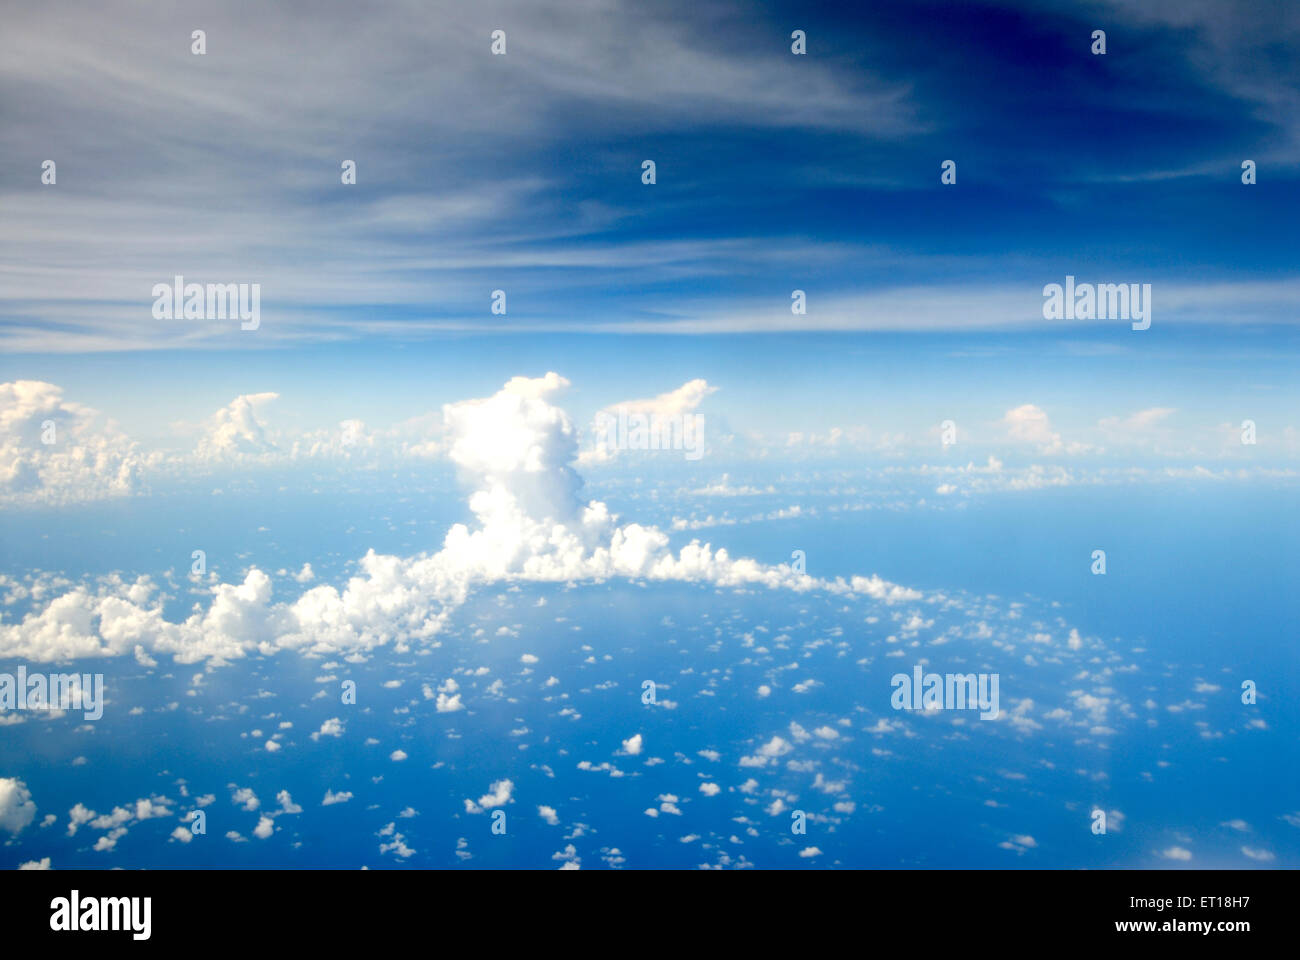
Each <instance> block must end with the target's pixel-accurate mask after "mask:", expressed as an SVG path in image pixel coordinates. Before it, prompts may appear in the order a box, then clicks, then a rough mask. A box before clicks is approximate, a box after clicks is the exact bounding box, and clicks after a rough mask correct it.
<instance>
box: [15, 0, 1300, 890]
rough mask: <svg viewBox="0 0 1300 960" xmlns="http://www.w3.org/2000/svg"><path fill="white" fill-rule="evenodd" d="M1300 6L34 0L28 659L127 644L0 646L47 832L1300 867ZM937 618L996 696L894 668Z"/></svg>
mask: <svg viewBox="0 0 1300 960" xmlns="http://www.w3.org/2000/svg"><path fill="white" fill-rule="evenodd" d="M196 31H201V33H200V34H199V35H198V36H196V35H195V32H196ZM496 31H502V33H501V34H497V33H496ZM1096 31H1103V32H1104V52H1103V51H1102V49H1101V48H1100V47H1099V43H1101V42H1102V41H1100V40H1099V39H1098V36H1097V35H1096ZM1298 48H1300V8H1297V7H1296V6H1295V5H1294V4H1289V3H1282V2H1278V3H1271V2H1259V3H1247V4H1241V3H1231V2H1227V0H1222V2H1220V0H1197V2H1188V0H1181V2H1175V0H1167V2H1166V0H1146V2H1137V0H1134V2H1126V0H1087V2H1082V0H1072V2H1052V3H1047V2H1037V0H1000V2H989V3H964V4H960V5H958V4H952V3H924V2H909V3H901V2H885V3H873V4H870V5H863V6H861V8H853V9H846V8H845V7H844V6H843V5H842V4H786V3H773V4H764V5H761V6H756V5H741V4H736V3H699V2H696V3H689V4H687V3H672V2H669V3H663V4H654V5H649V6H647V5H645V4H634V3H629V2H617V0H593V2H568V0H566V2H560V3H556V4H548V5H546V6H545V7H544V8H543V7H537V6H536V5H526V4H520V3H516V2H511V3H495V2H485V3H475V4H456V3H416V2H406V3H404V2H375V3H363V4H354V3H336V2H326V3H312V4H301V3H292V2H289V3H282V4H276V5H270V6H268V5H265V4H252V3H249V4H229V3H224V4H215V3H187V2H180V3H167V4H162V3H107V4H104V3H88V2H87V3H77V2H64V3H57V4H41V5H27V6H26V7H23V8H21V9H15V10H13V11H10V12H7V14H6V29H5V31H4V32H3V35H0V113H2V114H3V117H4V123H0V158H3V161H4V162H3V163H0V226H2V227H3V229H0V548H2V549H0V684H2V682H3V676H4V674H6V673H10V674H15V675H16V671H17V669H18V668H19V667H20V666H22V667H23V668H24V669H26V670H27V671H28V672H41V671H44V672H47V673H56V672H59V671H67V672H72V671H75V672H78V673H81V674H87V675H93V674H96V673H102V674H103V682H104V686H105V690H106V691H107V700H106V705H105V712H104V715H103V717H102V718H97V719H95V720H89V719H83V718H82V715H81V712H80V711H77V710H62V711H48V710H46V711H40V710H23V709H16V708H14V707H9V708H7V709H6V707H5V703H4V700H3V696H2V691H0V844H3V846H0V866H20V865H29V866H35V867H41V866H45V867H52V868H54V869H58V868H62V867H112V866H196V867H197V866H203V867H213V866H216V867H222V866H230V867H233V866H276V865H279V866H283V865H298V866H324V867H341V868H356V867H361V866H367V867H371V868H381V867H395V866H408V867H437V868H451V867H469V868H475V867H489V868H522V869H536V868H551V867H554V868H565V869H573V868H577V867H580V868H583V869H587V868H614V867H617V868H622V867H630V868H695V867H699V866H709V867H719V866H721V867H758V868H787V869H788V868H818V867H883V868H893V867H904V866H924V867H998V868H1014V867H1025V866H1037V867H1044V866H1046V867H1053V868H1075V867H1081V866H1089V867H1129V866H1145V867H1151V866H1164V867H1168V866H1226V867H1257V866H1264V867H1270V866H1294V865H1295V864H1296V862H1297V858H1298V857H1300V791H1298V790H1297V787H1300V783H1297V780H1296V776H1295V773H1294V770H1295V765H1294V762H1293V761H1294V759H1295V742H1296V736H1297V725H1296V721H1295V717H1294V712H1293V711H1288V710H1287V709H1286V706H1285V705H1286V704H1287V703H1293V702H1294V694H1297V693H1300V691H1298V690H1296V679H1297V673H1296V660H1295V657H1294V654H1293V652H1292V649H1293V644H1291V643H1290V640H1291V633H1292V632H1293V629H1294V623H1295V617H1296V615H1297V613H1300V610H1298V609H1297V604H1296V601H1295V600H1294V599H1292V598H1291V597H1292V591H1291V589H1290V585H1291V584H1293V583H1294V579H1295V576H1296V574H1297V573H1300V570H1297V562H1296V560H1295V549H1294V545H1295V538H1296V534H1297V532H1300V515H1298V514H1297V508H1296V503H1297V500H1296V497H1295V486H1296V481H1297V476H1298V471H1300V393H1298V390H1297V380H1296V377H1295V375H1294V372H1295V370H1296V361H1297V353H1298V352H1300V337H1298V336H1297V332H1296V331H1297V328H1296V320H1297V316H1296V304H1297V303H1300V282H1298V276H1297V271H1296V258H1295V255H1294V250H1295V241H1294V235H1295V227H1294V224H1295V222H1296V219H1297V215H1298V214H1300V191H1298V190H1297V187H1298V186H1300V167H1298V164H1300V121H1298V120H1297V118H1298V117H1300V109H1297V108H1298V107H1300V92H1298V91H1300V83H1297V81H1298V80H1300V76H1298V74H1300V57H1297V56H1296V54H1297V50H1298ZM647 164H652V165H653V166H652V168H648V167H647ZM651 170H652V173H653V176H651ZM177 276H181V277H183V278H184V282H185V283H196V284H200V285H209V284H222V285H225V284H235V285H239V284H242V285H249V286H251V285H256V289H257V292H258V300H257V301H256V302H257V304H258V306H257V314H256V317H255V318H252V319H251V320H250V318H249V317H244V318H243V319H244V320H245V321H247V322H244V323H241V318H240V317H238V316H232V315H228V314H226V315H218V314H217V313H216V312H214V311H213V310H211V309H210V307H209V308H208V309H204V308H203V306H201V307H200V309H199V310H198V315H191V316H186V315H185V314H184V312H183V311H181V310H180V308H179V306H178V308H177V310H176V311H170V310H163V309H160V307H159V302H158V300H159V292H158V291H159V290H160V289H162V290H166V289H169V288H170V287H171V285H172V283H173V280H174V278H175V277H177ZM1067 278H1070V279H1068V280H1067ZM1053 284H1058V285H1062V286H1063V287H1064V286H1065V285H1067V284H1069V285H1076V284H1077V285H1080V287H1081V286H1082V285H1101V284H1125V285H1130V284H1131V285H1135V286H1134V287H1133V288H1132V289H1133V290H1134V291H1142V292H1143V302H1144V303H1145V305H1146V311H1147V312H1146V319H1147V320H1149V326H1144V325H1143V323H1140V322H1138V320H1139V319H1140V318H1138V317H1132V318H1131V317H1130V316H1128V315H1094V316H1088V315H1086V314H1085V315H1084V316H1082V317H1077V316H1076V315H1075V313H1074V311H1071V312H1070V313H1069V314H1067V315H1066V316H1059V315H1053V314H1052V313H1051V312H1050V311H1049V310H1048V308H1047V301H1048V299H1049V291H1050V289H1051V287H1050V285H1053ZM1103 301H1104V297H1103ZM204 306H206V305H204ZM629 413H630V414H631V415H633V416H641V417H645V418H652V417H653V418H657V422H661V423H663V424H666V425H668V426H669V427H672V428H673V429H677V430H678V431H679V433H678V437H677V439H678V440H679V441H680V440H681V439H682V434H681V433H680V431H681V430H682V429H685V428H686V427H687V426H688V425H693V424H699V432H698V440H699V444H698V446H697V447H694V448H692V447H691V444H690V443H689V442H685V443H684V444H683V443H675V444H669V445H668V446H669V447H670V448H669V449H656V450H646V449H636V447H637V446H638V445H637V443H636V442H635V441H632V442H628V441H627V436H626V435H624V436H623V441H622V442H618V441H615V442H613V443H612V444H611V443H610V442H609V438H608V436H607V435H603V434H602V432H601V425H602V423H605V424H608V423H609V422H611V418H612V419H613V420H616V419H617V418H618V417H619V416H620V415H623V416H624V417H626V415H628V414H629ZM683 447H685V449H683ZM1099 550H1100V551H1102V552H1103V554H1104V556H1103V560H1102V566H1101V569H1100V570H1099V569H1098V559H1097V553H1096V552H1097V551H1099ZM530 658H531V659H530ZM915 664H920V665H922V666H924V667H925V669H926V670H934V671H937V672H938V673H939V674H945V673H950V672H954V671H955V672H958V673H965V672H966V671H967V670H969V671H972V672H977V673H978V672H983V673H990V672H992V673H995V674H997V675H998V676H1000V677H1001V687H1000V689H1001V696H1002V707H1001V711H1000V713H999V715H998V717H997V718H994V719H990V720H987V721H985V720H980V719H979V718H978V716H977V715H970V714H965V713H962V712H961V711H959V710H954V709H950V707H948V706H942V707H936V708H934V709H924V710H917V711H905V710H904V711H900V710H898V709H896V708H895V707H894V706H893V704H892V703H891V677H893V676H894V675H895V674H896V673H897V672H898V671H902V672H904V673H909V672H910V669H911V667H912V666H913V665H915ZM647 681H651V682H652V683H653V684H656V685H657V686H656V689H659V690H660V695H659V699H658V700H652V701H650V702H644V701H643V700H642V699H641V698H642V696H643V690H644V687H643V684H644V683H645V682H647ZM349 682H350V683H353V684H354V685H355V686H354V689H353V694H352V695H353V696H354V699H353V700H352V701H351V702H349V701H348V700H347V699H346V698H347V696H348V695H349V694H348V693H347V691H346V685H347V684H348V683H349ZM1247 683H1248V684H1249V685H1250V692H1249V694H1248V693H1247V691H1246V688H1245V686H1244V684H1247ZM763 691H766V692H763ZM1248 699H1249V701H1250V702H1247V700H1248ZM667 704H671V706H667ZM503 745H504V746H503ZM1225 771H1226V772H1225ZM246 791H247V792H246ZM342 793H348V794H349V795H350V796H349V799H348V800H347V801H339V800H328V798H329V797H331V796H336V795H341V794H342ZM127 794H129V796H128V795H127ZM282 794H283V797H287V798H288V799H287V800H286V799H282V798H281V795H282ZM665 797H671V798H673V799H663V798H665ZM342 803H352V804H354V806H353V807H351V808H348V807H343V806H341V804H342ZM357 808H361V809H360V811H357ZM1097 810H1100V811H1103V812H1104V813H1106V814H1107V817H1108V818H1109V828H1108V829H1107V830H1106V831H1104V832H1102V833H1100V834H1099V833H1097V832H1095V829H1094V822H1093V819H1092V814H1093V812H1094V811H1097ZM118 811H121V812H120V813H119V812H118ZM351 811H356V812H357V813H358V814H362V813H363V815H360V816H352V815H350V812H351ZM195 812H205V813H206V814H208V815H209V816H210V819H211V821H212V827H211V829H210V830H209V831H208V832H207V833H200V832H196V831H195V830H193V829H191V827H192V826H193V822H192V819H191V817H192V815H193V814H194V813H195ZM494 812H501V813H504V814H506V816H507V822H508V826H506V828H505V831H504V832H503V833H493V832H491V826H492V822H491V821H492V819H493V816H494ZM793 812H802V813H804V814H806V815H807V823H806V831H807V832H805V833H792V832H791V830H792V828H791V826H790V818H791V815H792V813H793ZM678 817H680V818H681V820H680V821H679V820H678V819H677V818H678ZM154 821H157V822H154ZM516 824H517V825H516ZM679 828H680V829H679ZM119 831H120V832H119ZM232 834H233V836H232ZM687 838H690V839H687ZM462 844H463V845H462ZM611 851H612V852H611Z"/></svg>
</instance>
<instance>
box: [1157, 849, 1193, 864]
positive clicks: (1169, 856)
mask: <svg viewBox="0 0 1300 960" xmlns="http://www.w3.org/2000/svg"><path fill="white" fill-rule="evenodd" d="M1160 856H1162V857H1164V858H1165V859H1166V860H1182V861H1187V860H1190V859H1192V851H1190V850H1187V849H1184V848H1183V847H1169V848H1168V849H1166V850H1161V851H1160Z"/></svg>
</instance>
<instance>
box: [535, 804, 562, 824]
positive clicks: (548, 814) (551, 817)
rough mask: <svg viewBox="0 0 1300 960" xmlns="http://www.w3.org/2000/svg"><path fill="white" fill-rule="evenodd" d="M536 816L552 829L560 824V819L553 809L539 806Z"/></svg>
mask: <svg viewBox="0 0 1300 960" xmlns="http://www.w3.org/2000/svg"><path fill="white" fill-rule="evenodd" d="M537 815H538V816H539V817H541V818H542V819H543V820H545V821H546V822H547V823H548V824H550V825H551V826H553V827H554V826H558V825H559V823H560V818H559V816H558V815H557V814H556V812H555V808H554V807H547V806H540V807H538V808H537Z"/></svg>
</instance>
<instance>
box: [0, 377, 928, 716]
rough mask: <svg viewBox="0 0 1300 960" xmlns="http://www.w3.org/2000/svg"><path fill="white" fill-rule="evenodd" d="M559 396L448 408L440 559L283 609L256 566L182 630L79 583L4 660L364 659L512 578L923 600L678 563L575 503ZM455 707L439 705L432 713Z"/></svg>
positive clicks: (524, 388)
mask: <svg viewBox="0 0 1300 960" xmlns="http://www.w3.org/2000/svg"><path fill="white" fill-rule="evenodd" d="M567 386H568V382H567V381H566V380H565V379H564V378H563V377H560V376H559V375H557V374H555V373H548V374H547V375H546V376H545V377H541V378H537V379H528V378H525V377H515V378H514V379H512V380H511V381H509V382H508V383H507V384H506V385H505V386H504V387H503V388H502V389H501V390H500V391H498V392H497V393H496V394H494V395H493V396H491V397H488V398H486V399H479V400H467V401H463V402H460V403H454V404H447V405H446V406H445V407H444V411H443V413H444V418H445V421H446V424H447V429H448V435H449V437H450V438H451V444H450V450H449V455H450V457H451V459H452V461H453V462H454V463H455V464H456V465H457V467H458V468H459V470H460V472H461V475H462V477H463V479H464V481H465V482H466V484H467V485H468V486H469V487H470V489H471V490H472V491H473V492H472V493H471V494H470V497H469V508H470V511H471V513H472V514H473V515H474V517H475V520H474V522H473V523H472V524H464V523H458V524H455V525H454V526H452V527H451V529H450V530H449V531H448V533H447V535H446V537H445V539H444V541H443V547H442V549H441V550H440V551H438V552H436V553H422V554H418V555H416V556H413V557H405V558H403V557H397V556H390V555H381V554H377V553H375V552H374V551H373V550H372V551H370V552H368V553H367V554H366V555H365V556H364V557H362V558H361V560H360V561H359V564H358V566H359V572H358V573H357V574H356V575H354V576H353V577H351V578H350V579H349V580H348V581H347V583H346V584H345V585H343V586H341V587H336V586H334V585H330V584H321V585H318V586H316V587H313V588H311V589H308V590H306V591H305V592H304V593H302V594H301V595H300V596H298V597H297V599H295V600H292V601H282V602H276V601H274V600H273V597H272V592H273V583H272V580H271V578H270V577H269V576H268V575H267V574H266V573H265V572H263V571H262V570H260V569H257V568H252V569H250V570H248V571H247V572H246V573H245V574H244V577H243V580H242V582H238V583H220V584H215V585H212V586H211V587H210V588H209V590H210V592H211V599H210V601H209V603H208V606H207V609H206V610H204V609H202V608H199V609H196V610H195V612H193V613H191V614H190V615H189V616H188V617H187V618H186V619H184V620H181V621H170V620H168V619H166V617H165V616H164V612H163V597H162V595H161V592H160V590H159V588H158V587H157V585H156V584H153V583H152V582H151V581H150V580H149V579H148V578H139V579H137V580H136V581H135V582H134V583H127V582H124V581H122V580H121V579H120V578H108V579H105V580H104V581H102V582H100V583H99V584H97V585H96V586H94V587H92V586H90V585H81V586H77V587H74V588H73V589H71V590H70V591H69V592H67V593H64V594H63V595H61V596H58V597H57V598H55V599H53V600H51V601H50V602H48V603H47V604H45V606H44V607H41V608H38V609H33V610H32V611H30V612H29V613H28V614H27V615H26V616H25V617H24V618H23V619H22V620H21V621H17V622H12V623H0V657H8V658H22V659H27V660H36V661H51V660H71V659H76V658H81V657H100V656H120V655H124V654H130V653H137V655H139V654H144V655H148V654H151V653H152V654H157V653H163V654H170V655H171V656H172V657H173V658H174V659H175V660H176V661H177V662H179V663H193V662H198V661H209V662H211V663H216V664H219V663H222V662H226V661H229V660H231V659H235V658H239V657H243V656H246V655H248V654H249V653H251V652H259V653H263V654H266V655H270V654H274V653H275V652H276V651H278V650H283V649H290V650H298V651H301V652H304V653H336V652H340V651H346V652H352V651H366V650H370V649H373V648H375V647H378V646H382V645H384V644H388V643H392V642H399V643H408V642H412V641H416V642H418V641H422V640H427V639H429V638H431V637H433V636H434V635H436V634H437V633H439V632H440V631H441V630H442V629H443V628H444V626H445V625H446V623H447V621H448V618H449V617H450V616H451V614H452V612H453V611H454V610H455V609H456V608H457V607H459V606H460V605H461V604H462V603H464V602H465V600H466V598H467V597H468V595H469V592H470V591H471V590H472V589H473V588H474V587H475V586H476V585H480V584H484V583H494V582H499V581H508V580H534V581H551V582H569V581H580V580H604V579H609V578H614V577H623V578H632V579H649V580H660V581H672V580H675V581H685V582H699V583H711V584H714V585H717V586H720V587H744V586H761V587H767V588H782V589H789V590H794V591H799V592H807V591H812V590H824V591H827V592H830V593H833V594H839V595H846V596H851V595H856V596H861V597H866V598H871V599H875V600H880V601H883V602H885V603H898V602H904V601H910V600H917V599H919V598H920V596H921V595H920V594H919V593H917V592H916V591H913V590H908V589H906V588H904V587H900V586H898V585H896V584H891V583H889V582H887V581H885V580H882V579H881V578H879V577H877V576H874V575H873V576H871V577H861V576H854V577H851V578H849V579H848V580H845V579H844V578H842V577H840V578H836V579H834V580H823V579H818V578H814V577H811V576H809V575H807V574H806V573H802V572H799V571H797V570H795V569H794V568H792V567H790V566H789V565H787V564H779V565H769V564H763V563H759V562H758V561H756V560H752V559H747V558H733V557H732V556H731V555H730V554H729V553H728V552H727V550H726V549H724V548H718V549H714V548H713V546H712V545H711V544H709V543H701V542H700V541H699V540H692V541H691V542H690V543H689V544H687V545H686V546H684V547H682V548H681V549H680V550H679V551H678V552H674V551H673V550H672V549H671V548H670V547H669V536H668V534H667V533H665V532H664V531H662V530H660V529H658V528H657V527H653V526H644V525H642V524H639V523H635V522H631V523H620V522H619V520H618V518H617V517H616V516H614V515H613V514H611V513H610V512H609V509H608V507H607V506H606V505H605V504H604V503H602V502H600V501H597V500H589V501H584V500H583V499H582V497H581V496H580V491H581V487H582V479H581V477H579V475H578V474H577V472H576V471H575V470H574V469H573V466H572V464H573V462H574V460H575V457H576V455H577V438H576V432H575V430H574V428H573V425H572V423H571V422H570V421H569V418H568V416H567V415H566V414H565V412H564V411H563V410H562V409H561V408H560V407H558V406H556V405H555V403H554V402H553V401H554V400H555V399H556V398H557V397H558V395H559V394H561V393H562V392H563V391H564V389H565V388H566V387H567ZM254 396H255V397H263V398H267V397H270V396H271V395H269V394H257V395H254ZM243 399H248V398H243ZM262 402H264V401H262ZM232 406H234V405H232ZM257 406H258V403H254V402H252V401H251V400H250V401H249V403H248V404H247V405H246V408H245V409H244V411H243V413H240V414H236V413H235V412H231V413H230V414H229V416H228V417H227V418H226V419H225V420H223V424H225V425H226V426H225V427H224V428H223V429H219V430H217V431H216V433H217V434H219V435H220V436H221V437H224V438H226V439H223V440H221V441H219V442H218V441H215V440H214V441H213V443H215V444H216V447H214V449H217V448H219V449H226V450H240V449H243V447H242V446H241V444H242V442H243V441H242V440H240V437H243V436H244V435H245V434H246V433H247V434H249V435H255V434H256V433H257V431H256V430H254V429H253V428H251V427H249V426H248V423H247V421H248V418H249V417H252V416H253V415H254V413H255V412H256V408H257ZM227 409H228V410H229V409H230V408H227ZM241 425H242V426H241ZM250 431H251V432H250ZM457 705H458V701H455V700H454V698H452V697H451V696H450V694H449V695H448V700H447V701H446V702H445V703H444V707H443V709H444V711H447V710H454V709H456V706H457ZM319 732H320V733H322V734H324V733H325V732H326V731H324V730H322V731H319Z"/></svg>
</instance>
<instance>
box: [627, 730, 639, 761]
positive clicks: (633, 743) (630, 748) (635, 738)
mask: <svg viewBox="0 0 1300 960" xmlns="http://www.w3.org/2000/svg"><path fill="white" fill-rule="evenodd" d="M623 752H624V753H626V754H628V755H629V756H633V757H635V756H636V755H637V754H639V753H640V752H641V734H639V733H636V734H633V735H632V736H630V737H628V738H627V739H626V740H624V741H623Z"/></svg>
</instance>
